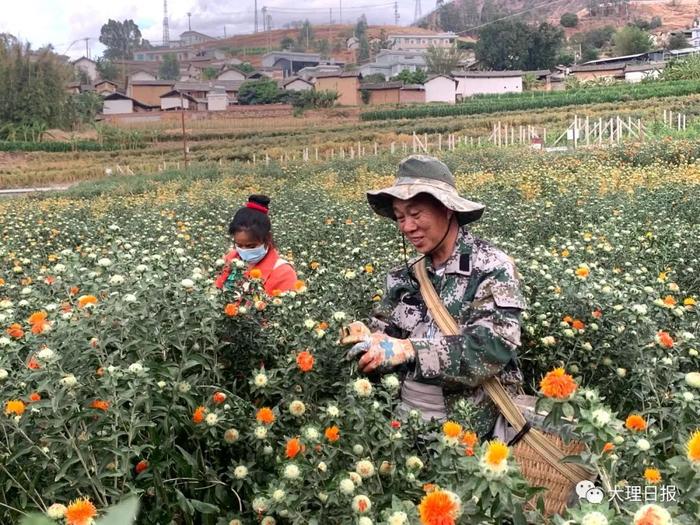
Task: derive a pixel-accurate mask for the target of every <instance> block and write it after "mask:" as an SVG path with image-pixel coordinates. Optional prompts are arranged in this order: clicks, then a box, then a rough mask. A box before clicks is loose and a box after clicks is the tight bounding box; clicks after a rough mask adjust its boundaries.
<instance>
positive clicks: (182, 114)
mask: <svg viewBox="0 0 700 525" xmlns="http://www.w3.org/2000/svg"><path fill="white" fill-rule="evenodd" d="M180 117H181V119H182V154H183V155H184V157H185V169H186V168H187V163H188V160H187V135H186V134H185V103H184V100H183V97H182V91H180Z"/></svg>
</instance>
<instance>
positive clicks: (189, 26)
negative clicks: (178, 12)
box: [187, 13, 192, 31]
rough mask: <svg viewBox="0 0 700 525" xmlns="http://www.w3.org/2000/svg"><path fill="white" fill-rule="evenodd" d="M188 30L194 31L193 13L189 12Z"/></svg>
mask: <svg viewBox="0 0 700 525" xmlns="http://www.w3.org/2000/svg"><path fill="white" fill-rule="evenodd" d="M187 30H188V31H192V13H187Z"/></svg>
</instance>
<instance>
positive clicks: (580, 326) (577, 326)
mask: <svg viewBox="0 0 700 525" xmlns="http://www.w3.org/2000/svg"><path fill="white" fill-rule="evenodd" d="M571 328H573V329H574V330H583V329H584V328H586V325H585V324H583V321H579V320H578V319H574V322H573V323H571Z"/></svg>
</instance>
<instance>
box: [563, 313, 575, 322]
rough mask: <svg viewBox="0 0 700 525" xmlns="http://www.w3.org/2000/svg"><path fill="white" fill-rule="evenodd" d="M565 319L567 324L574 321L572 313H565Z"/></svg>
mask: <svg viewBox="0 0 700 525" xmlns="http://www.w3.org/2000/svg"><path fill="white" fill-rule="evenodd" d="M563 321H564V322H565V323H567V324H571V323H573V322H574V318H573V317H571V316H570V315H565V316H564V319H563Z"/></svg>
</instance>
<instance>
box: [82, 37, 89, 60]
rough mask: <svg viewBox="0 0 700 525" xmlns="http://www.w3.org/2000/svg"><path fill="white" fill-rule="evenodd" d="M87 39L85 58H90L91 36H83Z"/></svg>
mask: <svg viewBox="0 0 700 525" xmlns="http://www.w3.org/2000/svg"><path fill="white" fill-rule="evenodd" d="M83 40H85V58H90V47H89V46H88V41H89V40H90V37H87V38H83Z"/></svg>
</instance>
